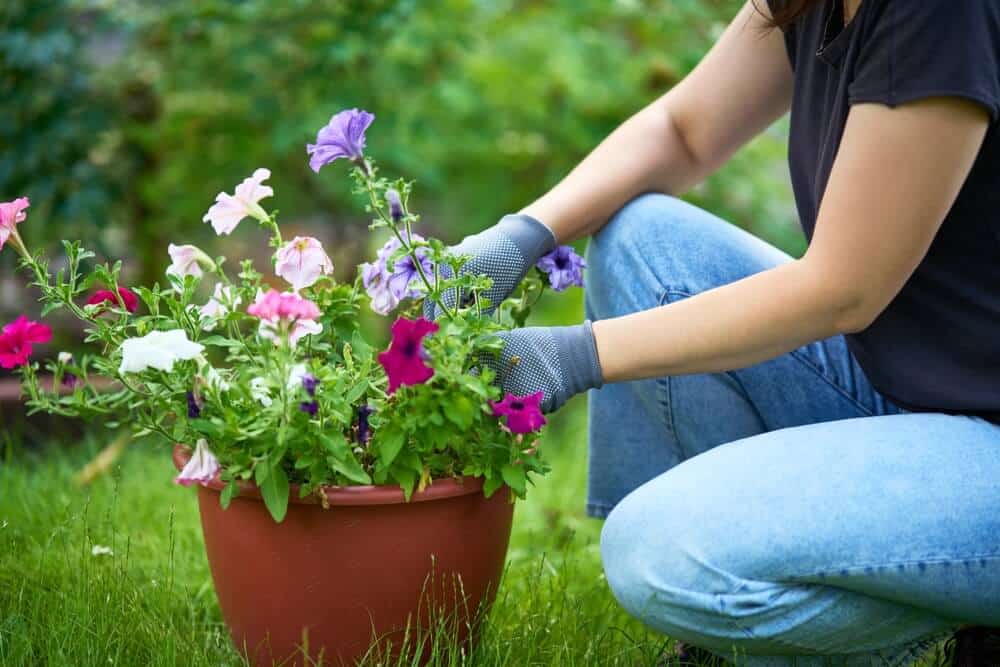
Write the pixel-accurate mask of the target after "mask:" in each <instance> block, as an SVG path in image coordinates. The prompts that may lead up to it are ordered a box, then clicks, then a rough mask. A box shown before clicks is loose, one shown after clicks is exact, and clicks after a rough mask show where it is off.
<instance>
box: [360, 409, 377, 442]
mask: <svg viewBox="0 0 1000 667" xmlns="http://www.w3.org/2000/svg"><path fill="white" fill-rule="evenodd" d="M374 411H375V410H374V409H373V408H372V407H371V406H370V405H368V404H367V403H366V404H365V405H362V406H361V407H359V408H358V444H361V445H367V444H368V438H370V437H371V429H370V428H369V426H368V417H369V416H370V415H371V413H372V412H374Z"/></svg>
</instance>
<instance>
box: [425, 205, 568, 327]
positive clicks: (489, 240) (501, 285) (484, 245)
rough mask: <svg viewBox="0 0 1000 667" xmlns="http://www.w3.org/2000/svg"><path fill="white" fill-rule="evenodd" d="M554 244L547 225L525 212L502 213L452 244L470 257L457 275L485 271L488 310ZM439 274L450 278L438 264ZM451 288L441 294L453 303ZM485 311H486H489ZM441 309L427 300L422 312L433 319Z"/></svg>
mask: <svg viewBox="0 0 1000 667" xmlns="http://www.w3.org/2000/svg"><path fill="white" fill-rule="evenodd" d="M555 247H556V237H555V235H554V234H553V233H552V230H550V229H549V228H548V227H546V226H545V225H544V224H542V223H541V222H539V221H538V220H536V219H534V218H532V217H531V216H528V215H523V214H518V215H506V216H504V217H503V218H502V219H501V220H500V222H498V223H497V224H495V225H493V226H492V227H490V228H489V229H486V230H484V231H482V232H479V233H478V234H473V235H472V236H467V237H465V239H463V240H462V242H461V243H459V244H458V245H456V246H455V247H453V248H452V252H454V253H455V254H456V255H471V256H472V259H470V260H469V261H468V262H466V263H465V265H463V266H462V268H461V269H460V270H459V274H460V275H465V274H473V275H485V276H489V277H490V278H492V279H493V286H492V287H491V288H490V289H489V290H487V291H485V292H483V293H482V295H483V296H484V297H486V298H487V299H489V300H490V304H492V305H491V307H490V309H489V310H492V309H493V307H495V306H496V305H497V304H499V303H500V302H501V301H503V300H504V299H505V298H507V296H508V295H509V294H510V293H511V292H512V291H513V290H514V288H515V287H516V286H517V285H518V283H520V282H521V280H522V279H523V278H524V276H525V275H527V273H528V271H529V270H531V267H532V266H534V265H535V263H536V262H537V261H538V260H539V259H540V258H541V257H542V255H544V254H546V253H548V252H551V251H552V250H553V249H554V248H555ZM441 277H442V278H450V277H451V269H450V268H449V267H446V266H442V267H441ZM456 300H457V294H456V292H455V291H450V292H446V293H445V294H444V302H445V303H446V304H447V305H448V307H449V308H450V307H453V306H454V305H455V301H456ZM489 310H488V311H486V312H489ZM441 314H442V313H441V312H440V308H439V307H438V306H437V304H435V303H433V302H431V301H430V300H427V301H426V302H425V303H424V315H425V316H426V317H427V318H428V319H431V320H433V319H436V318H437V317H438V316H439V315H441Z"/></svg>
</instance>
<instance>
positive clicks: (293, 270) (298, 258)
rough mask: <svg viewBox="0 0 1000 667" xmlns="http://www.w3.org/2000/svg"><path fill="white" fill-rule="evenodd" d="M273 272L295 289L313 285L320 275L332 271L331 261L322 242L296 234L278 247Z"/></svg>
mask: <svg viewBox="0 0 1000 667" xmlns="http://www.w3.org/2000/svg"><path fill="white" fill-rule="evenodd" d="M275 259H276V260H277V261H276V262H275V265H274V272H275V273H277V274H278V275H279V276H280V277H282V278H284V279H285V280H287V281H288V282H289V283H291V285H292V288H293V289H295V290H296V291H298V290H300V289H304V288H306V287H309V286H311V285H313V284H314V283H315V282H316V281H317V280H319V278H320V276H323V275H327V274H330V273H333V262H331V261H330V257H329V256H328V255H327V254H326V252H325V251H324V250H323V244H321V243H320V242H319V241H317V240H316V239H314V238H313V237H311V236H296V237H295V238H294V239H292V240H291V241H289V242H288V243H286V244H285V245H283V246H281V248H279V249H278V252H277V255H276V258H275Z"/></svg>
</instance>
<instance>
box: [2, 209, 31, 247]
mask: <svg viewBox="0 0 1000 667" xmlns="http://www.w3.org/2000/svg"><path fill="white" fill-rule="evenodd" d="M29 206H31V202H30V201H28V198H27V197H18V198H17V199H15V200H14V201H5V202H0V249H3V246H4V244H5V243H7V239H9V238H10V237H11V236H13V237H14V239H15V240H16V239H17V224H18V223H19V222H24V219H25V218H26V217H27V215H28V214H27V213H25V212H24V209H26V208H28V207H29Z"/></svg>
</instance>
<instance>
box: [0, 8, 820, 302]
mask: <svg viewBox="0 0 1000 667" xmlns="http://www.w3.org/2000/svg"><path fill="white" fill-rule="evenodd" d="M739 4H740V2H739V0H617V1H615V2H609V1H608V0H577V1H574V2H569V1H564V2H534V1H529V0H521V1H515V0H498V1H486V0H437V1H432V2H417V1H415V0H404V1H397V2H390V1H387V0H364V1H362V0H289V1H287V2H281V3H275V2H268V1H266V0H245V1H242V2H241V1H236V0H202V1H199V2H181V1H171V0H163V1H159V2H148V1H142V0H117V1H112V0H103V1H102V0H89V1H87V0H7V1H6V2H5V3H3V8H2V9H0V99H2V100H3V103H2V104H0V195H2V199H3V200H8V199H11V198H13V197H15V196H22V195H26V196H29V197H30V198H31V201H32V208H31V209H30V212H29V223H28V224H24V225H22V226H21V229H22V233H23V235H24V236H25V238H26V241H27V242H28V243H29V245H30V246H31V247H33V248H37V247H41V246H48V247H50V248H53V249H55V246H56V245H57V244H58V241H59V240H60V239H62V238H81V239H83V240H84V241H85V244H86V245H88V246H90V247H92V248H94V249H95V250H97V251H98V253H99V254H100V255H101V256H103V257H108V258H112V259H122V260H124V262H125V265H126V270H127V272H128V274H129V275H130V276H132V277H133V279H134V280H139V281H142V282H147V283H148V282H151V281H152V280H155V279H161V280H162V271H163V269H164V268H165V266H166V263H167V258H166V244H167V243H169V242H175V243H204V244H206V247H208V248H212V249H213V250H218V249H219V247H218V243H217V242H215V241H214V239H213V237H212V235H211V230H210V229H209V228H208V226H207V225H204V224H202V223H201V217H202V215H203V214H204V213H205V211H206V210H207V208H208V206H209V205H210V204H211V203H212V201H213V199H214V197H215V195H216V193H217V192H219V191H221V190H228V191H231V190H232V187H233V186H234V185H235V184H236V183H237V182H239V180H241V179H242V178H244V177H246V176H248V175H249V174H250V173H251V172H252V171H253V169H254V168H256V167H268V168H270V169H271V170H272V171H273V174H274V175H273V178H272V183H273V186H274V189H275V192H276V197H275V198H274V199H273V200H272V201H273V206H274V207H277V208H279V209H280V210H281V212H282V221H283V224H284V225H285V226H288V227H290V228H293V229H292V231H296V232H298V231H306V232H308V233H311V234H313V235H315V236H317V237H319V238H320V239H321V240H322V241H323V242H324V244H325V245H326V246H327V248H328V249H329V251H330V254H331V255H332V256H333V258H334V261H335V263H336V264H337V272H338V275H340V276H341V277H344V278H347V277H350V276H352V275H353V272H354V267H355V266H356V264H357V263H358V262H360V261H363V260H364V259H365V256H366V255H367V254H368V253H369V252H370V248H369V247H368V245H367V244H369V243H370V241H369V239H368V235H367V234H366V230H365V225H364V222H365V221H364V217H363V214H362V211H361V209H360V208H359V206H358V203H357V201H356V200H355V199H354V198H353V197H351V196H350V193H349V192H348V189H347V188H348V182H349V179H347V178H344V177H343V174H340V173H337V168H336V167H334V168H331V169H328V170H324V172H323V173H322V174H321V175H316V174H314V173H313V172H312V171H310V170H309V168H308V165H307V160H306V154H305V144H306V142H308V141H312V140H313V138H314V137H315V132H316V130H317V129H318V128H319V127H320V126H322V125H323V124H324V123H325V122H326V121H327V120H328V119H329V117H330V115H331V114H332V113H334V112H335V111H338V110H340V109H342V108H346V107H354V106H357V107H362V108H365V109H368V110H370V111H372V112H374V113H375V114H376V116H377V120H376V122H375V125H374V126H373V128H372V130H370V132H369V153H370V154H371V155H373V156H374V157H375V158H376V159H377V160H379V162H380V164H381V165H382V166H383V168H384V173H386V174H389V175H404V176H406V177H408V178H414V179H416V180H417V182H418V187H417V191H416V202H415V204H416V205H415V208H416V210H418V211H420V212H422V213H423V214H424V218H425V220H426V222H427V226H426V227H425V229H424V231H425V232H430V233H433V234H434V235H436V236H438V237H440V238H443V239H444V240H446V241H449V242H453V241H457V240H458V239H459V238H461V236H463V235H464V234H466V233H469V232H472V231H475V230H477V229H480V228H482V227H484V226H486V225H488V224H490V223H491V222H493V221H494V220H496V219H497V218H498V217H499V216H500V215H502V214H503V213H505V212H509V211H511V210H516V209H517V208H519V207H521V206H523V205H525V204H526V203H527V202H529V201H530V200H531V199H532V198H534V197H537V196H538V195H540V194H541V193H542V192H543V191H544V189H545V188H546V187H548V186H550V185H552V184H554V183H555V182H556V181H557V180H558V179H559V178H560V177H561V176H562V175H563V174H565V173H566V172H567V171H568V170H569V169H570V168H571V167H572V166H573V165H574V164H575V163H576V162H577V161H578V160H579V159H580V158H581V157H582V156H583V155H585V154H586V153H587V151H588V150H589V149H591V148H592V147H593V146H594V145H595V144H596V143H598V142H599V141H600V140H601V139H602V138H603V137H604V136H605V135H607V134H608V132H610V131H611V130H612V129H613V128H614V127H615V126H616V125H617V124H618V123H620V122H621V121H622V120H624V119H625V118H627V117H628V116H629V115H630V114H631V113H633V112H634V111H636V110H637V109H639V108H640V107H642V106H643V105H645V104H646V103H648V102H649V101H651V100H652V99H654V98H655V97H657V96H658V95H660V94H662V93H663V92H664V91H666V90H667V89H669V88H670V87H671V86H672V85H674V84H675V83H677V81H679V80H680V79H681V78H682V77H683V76H684V74H685V73H686V72H688V71H689V70H690V69H691V68H692V67H693V66H694V65H695V64H696V63H697V61H698V60H699V58H700V57H701V56H702V55H703V54H704V52H705V51H706V50H707V48H708V47H709V45H710V44H711V42H712V41H713V40H714V39H715V38H716V37H717V36H718V35H719V33H720V32H721V31H722V29H723V27H724V26H725V23H726V21H727V20H728V19H729V18H730V17H731V16H732V15H733V14H734V12H735V11H736V9H737V7H738V5H739ZM748 66H752V64H750V65H748ZM706 113H711V110H710V109H706ZM784 154H785V126H784V124H783V123H778V124H777V125H776V126H775V127H774V128H772V129H771V130H770V131H768V132H767V133H766V134H765V135H763V136H762V137H760V138H759V139H758V140H756V141H755V142H753V144H752V145H750V146H749V147H747V148H746V149H745V150H743V151H742V152H741V153H739V154H738V155H737V157H736V158H735V159H734V160H733V162H732V163H731V164H730V165H729V166H727V167H726V168H725V169H724V170H723V171H722V172H721V173H720V174H718V175H717V176H716V177H714V178H712V179H711V180H710V181H708V182H707V183H706V184H704V185H703V186H700V187H699V188H697V189H696V190H695V191H694V192H691V193H689V194H688V197H689V198H690V199H691V200H693V201H695V202H696V203H698V204H700V205H702V206H704V207H706V208H708V209H710V210H712V211H713V212H715V213H717V214H719V215H720V216H722V217H724V218H726V219H728V220H731V221H733V222H734V223H735V224H738V225H740V226H742V227H746V228H748V229H750V230H752V231H753V232H754V233H756V234H758V235H760V236H763V237H764V238H766V239H767V240H769V241H771V242H773V243H776V244H778V245H779V246H781V247H783V248H785V249H786V250H789V251H790V252H793V253H796V252H799V251H801V249H802V240H801V236H800V234H799V232H798V229H797V226H796V224H795V219H794V211H793V208H792V205H791V200H790V194H789V189H788V185H787V169H786V165H785V158H784ZM338 166H340V165H338ZM210 240H211V242H210ZM262 241H263V236H262V235H254V234H248V233H243V234H241V235H238V236H237V237H236V238H228V239H225V240H224V247H223V248H222V249H221V250H223V251H224V252H225V254H227V255H228V256H230V257H238V256H243V255H247V254H253V253H255V252H258V251H260V250H259V248H257V247H256V246H255V244H258V245H262ZM13 260H14V253H3V254H2V255H0V276H3V284H2V294H3V299H2V304H3V306H2V311H3V312H2V313H0V315H3V316H5V317H9V316H11V315H13V314H14V313H17V312H28V313H32V312H33V304H32V303H31V302H32V300H33V297H32V295H31V294H30V293H28V292H26V291H25V290H23V288H20V287H19V286H20V285H21V284H22V283H21V281H20V279H19V277H14V276H13V275H12V274H13V263H14V262H13Z"/></svg>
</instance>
